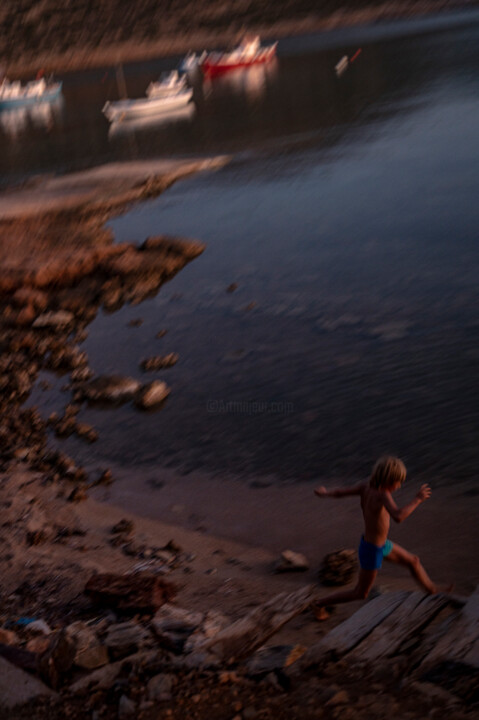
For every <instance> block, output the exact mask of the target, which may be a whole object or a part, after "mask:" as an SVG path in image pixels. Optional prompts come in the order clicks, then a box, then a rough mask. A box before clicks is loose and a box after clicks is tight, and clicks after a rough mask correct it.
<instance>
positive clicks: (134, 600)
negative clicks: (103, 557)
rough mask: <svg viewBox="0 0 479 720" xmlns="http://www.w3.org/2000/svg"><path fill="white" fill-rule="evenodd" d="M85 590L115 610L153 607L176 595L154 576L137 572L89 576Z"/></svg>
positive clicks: (94, 598)
mask: <svg viewBox="0 0 479 720" xmlns="http://www.w3.org/2000/svg"><path fill="white" fill-rule="evenodd" d="M85 593H86V594H87V595H89V596H90V598H91V599H92V601H93V602H94V603H96V604H98V605H101V606H103V607H105V606H106V607H109V608H117V609H118V610H127V611H135V610H139V611H146V612H151V611H155V610H157V609H158V608H159V607H161V606H162V605H163V604H164V603H165V602H168V601H169V600H171V599H172V598H173V597H174V596H175V594H176V587H175V586H174V585H173V583H171V582H167V581H166V580H163V579H162V578H160V577H158V575H153V574H152V573H147V572H140V573H135V574H131V575H114V574H110V573H104V574H99V575H93V576H92V577H91V578H90V579H89V580H88V582H87V584H86V586H85Z"/></svg>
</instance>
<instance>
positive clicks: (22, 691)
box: [0, 657, 54, 710]
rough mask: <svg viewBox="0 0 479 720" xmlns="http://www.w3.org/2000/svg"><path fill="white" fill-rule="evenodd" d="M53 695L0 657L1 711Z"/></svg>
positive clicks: (32, 678) (39, 682) (33, 678)
mask: <svg viewBox="0 0 479 720" xmlns="http://www.w3.org/2000/svg"><path fill="white" fill-rule="evenodd" d="M53 695H54V694H53V693H52V691H51V690H50V689H49V688H48V687H47V686H46V685H44V684H43V683H42V682H41V681H40V680H38V678H35V677H33V676H32V675H29V674H28V673H26V672H24V671H23V670H20V668H18V667H15V666H14V665H11V664H10V663H9V662H7V660H4V659H3V658H2V657H0V709H1V710H12V709H13V708H15V707H18V706H19V705H24V704H26V703H27V702H31V701H33V700H38V699H39V698H41V697H46V696H53Z"/></svg>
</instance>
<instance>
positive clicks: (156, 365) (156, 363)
mask: <svg viewBox="0 0 479 720" xmlns="http://www.w3.org/2000/svg"><path fill="white" fill-rule="evenodd" d="M178 358H179V355H178V353H169V354H168V355H155V356H154V357H150V358H146V359H145V360H142V361H141V363H140V367H141V369H142V370H144V371H145V372H149V371H152V370H161V369H162V368H168V367H172V366H173V365H176V363H177V362H178Z"/></svg>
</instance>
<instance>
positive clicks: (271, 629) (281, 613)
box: [202, 586, 315, 661]
mask: <svg viewBox="0 0 479 720" xmlns="http://www.w3.org/2000/svg"><path fill="white" fill-rule="evenodd" d="M314 595H315V590H314V588H313V586H306V587H303V588H301V589H300V590H297V591H296V592H293V593H289V594H288V593H281V594H280V595H276V596H275V597H273V598H272V599H271V600H268V602H266V603H264V604H263V605H260V606H259V607H257V608H255V609H254V610H253V611H252V612H250V613H249V614H248V615H247V616H246V617H244V618H242V619H241V620H237V621H236V622H234V623H233V624H232V625H229V626H228V627H226V628H224V629H223V630H220V631H219V632H218V633H217V634H216V635H215V636H214V637H213V638H211V639H209V640H207V641H206V642H204V643H203V644H202V649H209V650H211V651H212V652H213V653H214V654H215V655H217V656H219V657H221V659H222V660H227V661H233V660H240V659H241V658H244V657H246V656H247V655H250V654H251V653H252V652H254V651H255V650H256V649H257V648H259V647H261V645H263V644H264V643H265V642H266V640H268V639H269V638H270V637H271V636H272V635H274V634H275V633H276V632H277V631H278V630H279V629H280V628H282V627H283V625H285V624H286V623H287V622H289V620H291V619H292V618H294V617H296V615H299V614H300V613H302V612H303V610H306V608H307V607H309V605H310V604H311V602H312V600H313V598H314Z"/></svg>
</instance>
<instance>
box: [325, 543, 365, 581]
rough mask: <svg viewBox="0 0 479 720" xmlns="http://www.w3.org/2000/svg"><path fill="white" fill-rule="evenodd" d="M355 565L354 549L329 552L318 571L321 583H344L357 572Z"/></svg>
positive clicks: (356, 564) (355, 555) (355, 554)
mask: <svg viewBox="0 0 479 720" xmlns="http://www.w3.org/2000/svg"><path fill="white" fill-rule="evenodd" d="M357 566H358V563H357V553H356V551H355V550H338V551H337V552H332V553H329V555H326V556H325V557H324V559H323V563H322V565H321V568H320V570H319V573H318V575H319V579H320V580H321V583H322V584H323V585H346V584H347V583H348V582H349V581H350V580H351V579H352V577H353V576H354V574H355V573H356V572H357Z"/></svg>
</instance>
